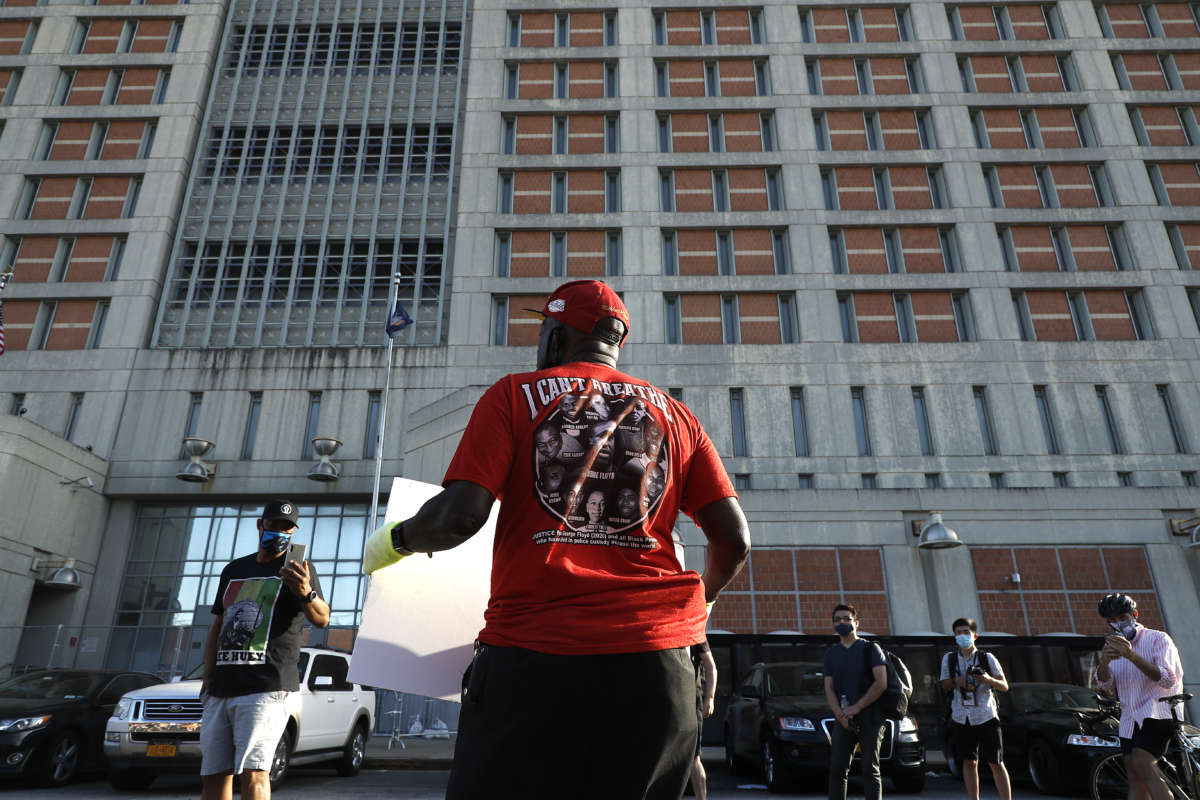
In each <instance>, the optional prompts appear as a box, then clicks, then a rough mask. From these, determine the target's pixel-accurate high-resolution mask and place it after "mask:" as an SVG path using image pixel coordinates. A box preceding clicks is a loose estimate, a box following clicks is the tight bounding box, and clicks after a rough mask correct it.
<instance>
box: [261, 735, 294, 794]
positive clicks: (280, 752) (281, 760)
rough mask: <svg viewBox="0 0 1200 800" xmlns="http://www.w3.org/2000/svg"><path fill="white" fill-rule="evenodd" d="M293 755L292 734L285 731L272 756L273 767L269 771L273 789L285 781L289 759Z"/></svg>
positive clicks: (268, 775)
mask: <svg viewBox="0 0 1200 800" xmlns="http://www.w3.org/2000/svg"><path fill="white" fill-rule="evenodd" d="M291 756H292V734H291V733H290V732H289V731H284V732H283V736H280V737H279V744H277V745H275V755H274V756H272V757H271V769H270V770H269V771H268V772H267V777H268V778H269V780H270V781H271V789H272V790H275V789H277V788H279V784H281V783H283V779H284V778H286V777H287V773H288V761H289V760H290V759H291Z"/></svg>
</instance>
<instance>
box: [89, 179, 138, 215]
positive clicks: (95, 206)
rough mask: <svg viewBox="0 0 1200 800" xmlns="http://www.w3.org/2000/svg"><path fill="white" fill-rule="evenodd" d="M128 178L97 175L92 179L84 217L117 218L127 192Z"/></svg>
mask: <svg viewBox="0 0 1200 800" xmlns="http://www.w3.org/2000/svg"><path fill="white" fill-rule="evenodd" d="M129 181H130V179H129V178H105V177H100V176H97V177H96V178H95V179H93V181H92V191H91V193H90V194H89V195H88V201H87V208H85V209H84V210H83V218H84V219H117V218H119V217H120V216H121V208H122V207H123V206H124V205H125V197H126V195H127V194H128V193H129Z"/></svg>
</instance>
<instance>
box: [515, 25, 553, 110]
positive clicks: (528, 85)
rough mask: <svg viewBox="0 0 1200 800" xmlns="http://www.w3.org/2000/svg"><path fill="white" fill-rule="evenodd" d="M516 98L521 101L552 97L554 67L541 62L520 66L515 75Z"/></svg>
mask: <svg viewBox="0 0 1200 800" xmlns="http://www.w3.org/2000/svg"><path fill="white" fill-rule="evenodd" d="M522 38H524V37H522ZM517 97H518V98H520V99H521V100H545V99H548V98H551V97H554V65H553V64H546V63H542V62H526V63H523V64H521V67H520V69H519V71H518V73H517Z"/></svg>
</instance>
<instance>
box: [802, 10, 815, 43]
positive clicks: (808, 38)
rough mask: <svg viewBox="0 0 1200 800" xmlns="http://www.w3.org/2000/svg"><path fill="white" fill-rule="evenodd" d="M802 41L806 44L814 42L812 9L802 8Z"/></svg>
mask: <svg viewBox="0 0 1200 800" xmlns="http://www.w3.org/2000/svg"><path fill="white" fill-rule="evenodd" d="M800 41H801V42H803V43H804V44H812V42H813V19H812V10H811V9H807V8H802V9H800Z"/></svg>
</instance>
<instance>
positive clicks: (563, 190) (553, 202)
mask: <svg viewBox="0 0 1200 800" xmlns="http://www.w3.org/2000/svg"><path fill="white" fill-rule="evenodd" d="M550 182H551V184H552V189H551V194H550V213H552V214H565V213H567V173H565V172H555V173H553V174H552V175H551V181H550Z"/></svg>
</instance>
